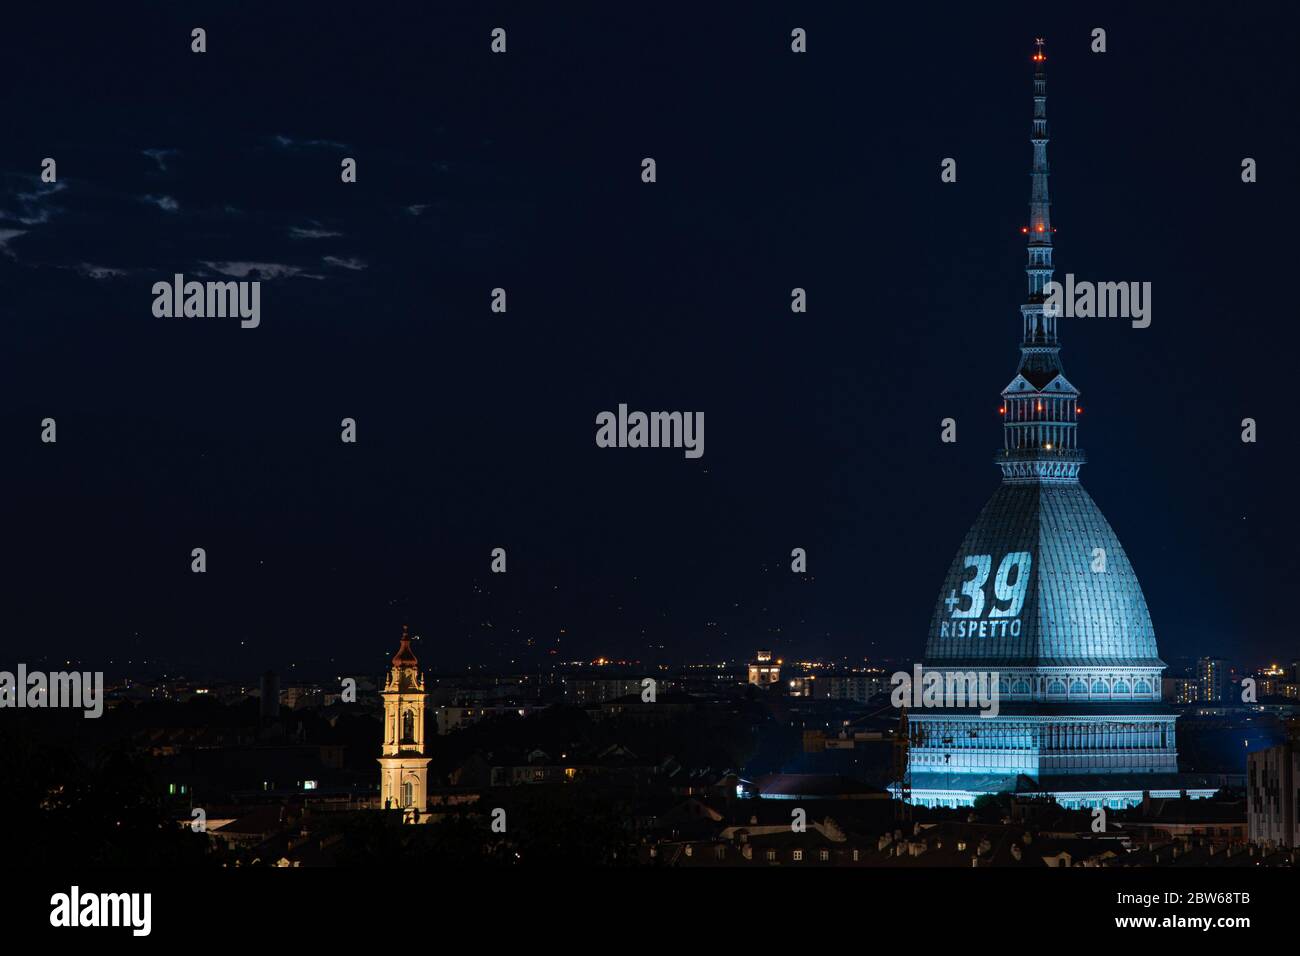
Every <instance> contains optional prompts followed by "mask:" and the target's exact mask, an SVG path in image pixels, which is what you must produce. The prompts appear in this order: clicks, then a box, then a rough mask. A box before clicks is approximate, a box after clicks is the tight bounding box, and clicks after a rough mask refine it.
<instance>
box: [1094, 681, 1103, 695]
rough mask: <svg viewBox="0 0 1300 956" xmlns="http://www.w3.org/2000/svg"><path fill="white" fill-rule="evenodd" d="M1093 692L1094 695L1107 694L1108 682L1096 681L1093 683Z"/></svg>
mask: <svg viewBox="0 0 1300 956" xmlns="http://www.w3.org/2000/svg"><path fill="white" fill-rule="evenodd" d="M1092 692H1093V693H1094V694H1104V693H1106V682H1105V681H1103V680H1095V681H1093V682H1092Z"/></svg>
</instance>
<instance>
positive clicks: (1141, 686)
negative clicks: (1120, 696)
mask: <svg viewBox="0 0 1300 956" xmlns="http://www.w3.org/2000/svg"><path fill="white" fill-rule="evenodd" d="M1133 693H1135V694H1140V695H1142V696H1144V697H1150V696H1151V685H1150V684H1148V683H1147V682H1146V681H1144V680H1140V681H1138V682H1137V683H1136V684H1134V685H1133Z"/></svg>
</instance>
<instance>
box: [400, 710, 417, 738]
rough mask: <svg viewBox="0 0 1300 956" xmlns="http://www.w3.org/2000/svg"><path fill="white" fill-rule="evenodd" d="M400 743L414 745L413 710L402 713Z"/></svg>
mask: <svg viewBox="0 0 1300 956" xmlns="http://www.w3.org/2000/svg"><path fill="white" fill-rule="evenodd" d="M402 743H404V744H413V743H415V711H413V710H407V711H404V712H403V713H402Z"/></svg>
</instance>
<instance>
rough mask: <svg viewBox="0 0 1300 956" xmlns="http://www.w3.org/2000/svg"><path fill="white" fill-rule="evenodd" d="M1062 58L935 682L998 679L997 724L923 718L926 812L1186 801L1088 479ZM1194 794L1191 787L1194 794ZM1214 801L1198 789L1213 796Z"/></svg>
mask: <svg viewBox="0 0 1300 956" xmlns="http://www.w3.org/2000/svg"><path fill="white" fill-rule="evenodd" d="M1046 60H1047V57H1046V54H1045V53H1044V52H1043V47H1042V41H1041V40H1040V41H1038V49H1037V52H1036V53H1035V54H1034V55H1033V62H1034V67H1035V72H1034V79H1033V102H1034V111H1033V125H1032V133H1031V137H1030V141H1031V143H1032V144H1033V166H1032V179H1031V182H1032V192H1031V198H1030V207H1029V208H1030V216H1029V224H1028V225H1027V226H1025V227H1024V228H1023V229H1022V231H1023V232H1024V233H1026V234H1027V236H1028V243H1029V250H1028V263H1027V266H1026V269H1025V272H1026V274H1027V276H1028V286H1029V294H1028V298H1027V301H1026V303H1025V304H1024V305H1022V306H1021V307H1020V315H1021V329H1022V333H1021V343H1020V364H1019V367H1018V369H1017V371H1016V374H1015V377H1014V378H1012V380H1011V382H1010V383H1009V384H1008V385H1007V386H1006V388H1004V389H1003V390H1002V402H1001V414H1002V419H1003V435H1004V440H1003V448H1002V450H1001V452H1000V453H999V454H998V455H997V459H996V460H997V464H998V465H999V467H1000V468H1001V471H1002V484H1001V486H1000V487H999V488H998V489H997V491H996V492H994V494H993V497H992V498H991V499H990V500H989V502H988V503H987V504H986V505H985V506H984V509H983V511H982V512H981V513H980V515H979V517H978V518H977V519H976V521H975V524H974V525H973V526H972V527H971V529H970V531H969V532H968V533H967V535H966V537H965V539H964V541H963V542H962V545H961V550H960V551H958V552H957V556H956V557H955V558H954V560H953V562H952V565H951V567H950V569H949V571H948V575H947V578H946V579H945V581H944V585H943V589H942V591H941V593H940V595H939V600H938V603H937V605H936V607H935V611H934V616H933V618H932V620H931V626H930V632H929V637H928V640H927V644H926V651H925V659H924V662H923V664H922V668H923V672H924V673H925V674H927V675H928V674H930V673H931V672H935V673H937V674H938V675H939V676H940V677H942V679H943V680H944V681H945V683H947V682H948V681H949V680H950V679H952V678H955V677H957V676H958V675H963V674H968V675H972V676H974V675H976V674H988V675H989V677H990V678H991V676H992V674H993V673H996V674H997V678H996V687H997V695H998V698H999V708H998V712H997V715H996V716H981V715H980V713H979V712H978V711H977V710H975V709H970V708H965V707H962V706H960V704H958V705H953V704H952V703H951V702H950V701H945V702H944V703H945V704H946V705H947V706H941V707H929V706H926V707H922V708H918V709H916V710H914V711H909V714H908V717H909V719H910V721H911V722H912V726H913V741H914V742H913V744H912V746H911V747H910V748H909V761H908V763H909V769H910V774H909V776H910V781H909V782H910V788H911V794H912V801H913V802H914V803H918V804H922V805H926V806H964V805H969V804H971V803H973V802H974V800H975V799H976V798H977V797H979V796H980V795H981V794H991V793H1001V792H1015V793H1021V794H1051V795H1052V796H1053V797H1055V799H1056V800H1057V801H1058V802H1059V803H1061V804H1062V805H1064V806H1070V807H1094V806H1107V807H1121V806H1128V805H1132V804H1135V803H1138V802H1140V801H1141V799H1142V794H1143V792H1144V791H1147V792H1150V793H1151V794H1152V795H1153V796H1177V795H1178V794H1179V792H1180V789H1187V788H1186V787H1185V786H1183V787H1180V780H1179V778H1178V775H1177V770H1178V765H1177V751H1176V747H1175V741H1174V722H1175V719H1176V715H1175V714H1174V713H1173V712H1172V710H1171V709H1169V708H1167V707H1166V706H1165V705H1163V704H1162V703H1161V693H1160V692H1161V672H1162V671H1163V670H1164V666H1165V665H1164V662H1163V661H1161V660H1160V658H1159V657H1158V656H1157V653H1156V641H1155V632H1154V629H1153V628H1152V624H1151V615H1150V613H1149V612H1148V610H1147V604H1146V599H1145V597H1144V596H1143V594H1142V588H1141V587H1140V586H1139V584H1138V580H1137V577H1136V575H1135V574H1134V573H1133V568H1132V567H1131V566H1130V564H1129V560H1128V557H1127V556H1126V555H1125V553H1124V549H1123V547H1122V546H1121V545H1120V542H1119V539H1118V538H1117V537H1116V536H1115V532H1114V531H1112V530H1111V527H1110V525H1109V524H1108V523H1107V522H1106V519H1105V517H1103V516H1102V513H1101V511H1100V510H1099V509H1098V508H1097V505H1096V503H1095V502H1093V500H1092V498H1091V497H1090V496H1089V495H1088V493H1087V492H1086V491H1084V490H1083V488H1082V486H1081V485H1080V484H1079V470H1080V468H1081V467H1082V465H1083V464H1084V462H1085V460H1086V459H1085V456H1084V453H1083V451H1082V449H1081V447H1080V444H1079V416H1080V414H1081V411H1082V409H1081V408H1080V405H1079V391H1078V389H1076V388H1075V386H1074V384H1073V383H1072V382H1071V381H1070V380H1069V379H1068V378H1066V376H1065V372H1064V370H1063V368H1062V365H1061V359H1060V343H1059V338H1058V334H1057V333H1058V329H1057V318H1058V316H1057V314H1055V312H1054V311H1053V310H1052V309H1049V308H1047V307H1046V306H1045V299H1046V291H1045V287H1046V286H1047V284H1048V283H1049V282H1050V281H1051V278H1052V272H1053V264H1052V233H1053V229H1052V224H1051V223H1052V221H1051V203H1050V201H1049V199H1048V186H1047V180H1048V164H1047V142H1048V135H1047V81H1046V76H1045V64H1046ZM1189 792H1190V791H1189ZM1212 792H1213V791H1212V790H1202V791H1196V792H1195V793H1193V795H1194V796H1208V795H1210V793H1212Z"/></svg>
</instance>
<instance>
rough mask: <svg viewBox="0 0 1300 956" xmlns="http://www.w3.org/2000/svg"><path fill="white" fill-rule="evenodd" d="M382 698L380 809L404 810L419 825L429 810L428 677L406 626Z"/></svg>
mask: <svg viewBox="0 0 1300 956" xmlns="http://www.w3.org/2000/svg"><path fill="white" fill-rule="evenodd" d="M381 696H382V697H383V699H384V748H383V756H381V757H380V758H379V767H380V782H379V805H380V806H381V807H383V808H384V809H386V810H398V809H400V810H403V811H404V812H405V813H406V816H407V819H408V820H410V821H412V822H415V821H418V820H419V818H420V815H421V814H423V813H424V811H425V810H427V809H428V776H429V759H430V758H429V757H428V756H426V755H425V752H424V701H425V693H424V676H423V675H422V674H421V673H420V667H419V661H417V660H416V659H415V653H414V652H413V651H412V650H411V639H410V637H408V636H407V633H406V626H405V625H403V626H402V645H401V647H399V648H398V649H397V653H396V654H394V655H393V666H392V667H391V668H390V669H389V671H388V678H387V680H385V681H384V689H383V692H382V694H381Z"/></svg>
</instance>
